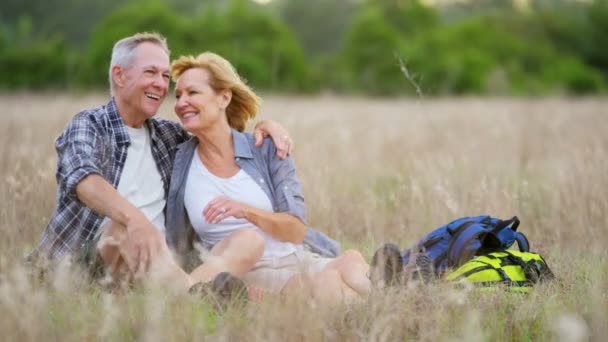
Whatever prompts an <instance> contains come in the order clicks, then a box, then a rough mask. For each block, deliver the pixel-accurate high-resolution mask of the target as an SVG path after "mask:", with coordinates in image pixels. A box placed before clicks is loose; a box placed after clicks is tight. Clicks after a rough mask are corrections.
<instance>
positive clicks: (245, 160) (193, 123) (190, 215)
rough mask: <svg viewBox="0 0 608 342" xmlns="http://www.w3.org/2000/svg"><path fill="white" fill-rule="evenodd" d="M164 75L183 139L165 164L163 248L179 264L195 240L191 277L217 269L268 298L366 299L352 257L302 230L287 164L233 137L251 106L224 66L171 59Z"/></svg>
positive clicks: (270, 149) (211, 58)
mask: <svg viewBox="0 0 608 342" xmlns="http://www.w3.org/2000/svg"><path fill="white" fill-rule="evenodd" d="M171 72H172V75H173V78H174V79H175V81H176V87H175V96H176V99H177V100H176V104H175V113H176V114H177V116H178V117H179V119H180V121H181V123H182V125H183V127H184V129H185V130H187V131H188V132H190V133H191V134H192V135H193V137H192V138H191V139H190V140H189V141H187V142H185V143H183V144H182V145H181V146H180V147H179V150H178V152H177V154H176V157H175V163H174V169H173V174H172V178H171V187H170V190H169V197H168V206H167V240H168V243H169V245H170V246H171V247H173V248H174V250H176V251H178V253H179V254H181V255H182V256H186V255H189V254H191V251H192V250H193V242H195V241H196V240H198V241H200V242H201V243H202V245H203V246H204V247H205V248H206V249H209V250H210V252H209V255H208V256H207V257H206V259H205V264H206V265H207V267H205V268H199V269H202V270H203V272H205V274H197V278H198V279H212V278H213V276H214V275H215V274H216V273H217V272H218V271H219V270H227V271H229V272H230V273H232V274H234V275H235V276H237V277H243V278H244V280H245V281H246V282H247V283H248V284H251V285H254V286H259V287H261V288H263V289H265V290H267V291H269V292H275V293H278V292H282V293H289V292H293V291H295V290H296V289H297V288H299V287H300V286H301V285H303V284H304V285H307V286H309V288H310V289H311V290H312V293H313V295H315V296H316V297H320V298H323V299H336V300H342V299H345V298H356V297H358V296H361V295H365V294H367V293H368V292H369V290H370V282H369V279H368V278H367V276H366V273H367V271H368V269H369V265H367V263H366V262H365V260H364V259H363V258H362V257H361V254H360V253H359V252H356V251H348V252H346V253H344V254H342V255H340V256H338V253H339V245H338V244H337V242H335V241H333V240H332V239H330V238H328V237H327V236H325V235H323V234H321V233H320V232H318V231H316V230H314V229H312V228H308V227H307V226H306V208H305V205H304V199H303V197H302V190H301V186H300V182H299V181H298V178H297V177H296V173H295V169H294V164H293V161H292V160H291V159H290V158H286V159H284V160H280V159H279V158H277V157H276V153H275V147H274V145H273V144H272V143H271V142H270V141H268V140H266V141H265V142H264V144H263V146H262V148H259V149H256V148H254V137H253V136H252V135H251V134H248V133H243V130H244V128H245V125H246V123H247V121H248V120H250V119H252V118H254V117H255V115H256V113H257V111H258V107H259V103H260V99H259V98H258V96H257V95H256V94H255V93H254V92H253V91H252V90H251V89H250V88H249V87H248V86H247V85H246V84H245V83H244V82H243V81H242V80H241V79H240V77H239V75H238V74H237V72H236V71H235V69H234V68H233V67H232V65H231V64H230V63H229V62H228V61H227V60H225V59H224V58H222V57H221V56H218V55H216V54H213V53H209V52H206V53H203V54H200V55H198V56H197V57H192V56H183V57H180V58H179V59H178V60H176V61H174V62H173V63H172V65H171ZM252 233H254V234H252ZM254 236H257V237H260V238H256V237H254ZM220 255H221V256H222V257H221V258H220V257H219V256H220ZM218 260H219V261H218ZM215 263H218V264H217V267H215V266H214V264H215ZM194 272H195V273H196V270H195V271H194Z"/></svg>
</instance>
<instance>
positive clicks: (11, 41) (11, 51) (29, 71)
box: [0, 15, 69, 89]
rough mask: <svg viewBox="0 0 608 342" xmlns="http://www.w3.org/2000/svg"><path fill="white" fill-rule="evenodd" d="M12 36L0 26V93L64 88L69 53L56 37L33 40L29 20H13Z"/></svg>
mask: <svg viewBox="0 0 608 342" xmlns="http://www.w3.org/2000/svg"><path fill="white" fill-rule="evenodd" d="M15 31H16V32H14V34H13V35H12V36H9V35H8V34H7V30H6V27H5V26H4V25H1V26H0V74H1V75H2V78H0V87H1V88H3V89H45V88H65V87H67V86H68V79H69V73H68V72H69V64H68V63H67V61H68V60H69V58H68V57H69V56H68V55H69V49H68V47H67V45H66V44H65V41H64V39H63V37H61V36H60V35H58V34H55V35H52V36H50V37H47V38H45V39H40V38H36V37H35V36H34V34H33V32H34V31H35V27H34V25H33V22H32V19H31V18H30V17H29V16H27V15H23V16H21V17H20V18H18V19H17V20H16V29H15Z"/></svg>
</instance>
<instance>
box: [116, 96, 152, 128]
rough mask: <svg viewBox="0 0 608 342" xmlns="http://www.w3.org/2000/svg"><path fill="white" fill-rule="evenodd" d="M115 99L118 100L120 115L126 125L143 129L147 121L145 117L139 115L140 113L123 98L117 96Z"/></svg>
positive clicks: (117, 105) (117, 106)
mask: <svg viewBox="0 0 608 342" xmlns="http://www.w3.org/2000/svg"><path fill="white" fill-rule="evenodd" d="M114 99H115V100H116V108H117V109H118V114H120V117H121V118H122V121H123V122H124V123H125V125H127V126H129V127H132V128H141V127H143V125H144V122H145V121H146V119H145V115H138V114H139V113H137V112H135V111H134V110H133V108H132V107H131V105H130V104H129V103H128V102H127V101H124V100H123V99H122V98H120V97H118V96H115V97H114Z"/></svg>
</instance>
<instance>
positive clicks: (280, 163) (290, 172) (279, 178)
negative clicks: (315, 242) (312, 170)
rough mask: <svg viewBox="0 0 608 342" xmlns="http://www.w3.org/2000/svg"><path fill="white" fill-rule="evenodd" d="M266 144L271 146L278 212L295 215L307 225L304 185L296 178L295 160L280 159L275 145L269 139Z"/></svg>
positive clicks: (270, 156) (269, 155) (289, 158)
mask: <svg viewBox="0 0 608 342" xmlns="http://www.w3.org/2000/svg"><path fill="white" fill-rule="evenodd" d="M265 143H266V144H269V145H270V146H268V147H269V148H268V150H269V151H268V157H269V158H270V161H269V162H270V163H269V166H270V168H269V169H270V176H271V178H272V182H273V186H274V191H275V196H276V200H277V203H276V205H277V209H278V211H279V212H286V213H288V214H290V215H293V216H295V217H297V218H298V219H299V220H300V221H302V223H304V224H306V203H305V202H304V195H303V193H302V185H301V184H300V181H299V180H298V177H297V176H296V169H295V165H294V163H293V159H291V157H287V158H285V159H283V160H281V159H279V158H278V157H277V155H276V149H275V147H274V144H273V143H272V142H271V141H269V139H267V141H266V142H265Z"/></svg>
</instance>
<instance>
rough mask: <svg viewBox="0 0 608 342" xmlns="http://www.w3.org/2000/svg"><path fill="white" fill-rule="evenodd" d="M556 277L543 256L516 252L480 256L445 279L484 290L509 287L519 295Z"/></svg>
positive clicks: (503, 251)
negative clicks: (469, 284)
mask: <svg viewBox="0 0 608 342" xmlns="http://www.w3.org/2000/svg"><path fill="white" fill-rule="evenodd" d="M553 278H554V275H553V272H551V270H550V269H549V266H547V262H545V259H543V257H542V256H540V255H538V254H536V253H531V252H520V251H514V250H502V251H496V252H492V253H488V254H484V255H480V256H476V257H475V258H473V259H471V260H469V261H467V262H466V263H464V264H463V265H462V266H460V267H459V268H458V269H456V270H455V271H453V272H452V273H449V274H448V275H447V276H446V277H445V279H446V280H450V281H455V282H465V283H471V284H473V285H474V286H476V287H479V288H481V289H484V290H494V289H497V288H501V287H506V288H507V289H509V290H511V291H515V292H528V291H530V288H531V287H532V286H534V284H536V283H539V282H543V281H546V280H551V279H553Z"/></svg>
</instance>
